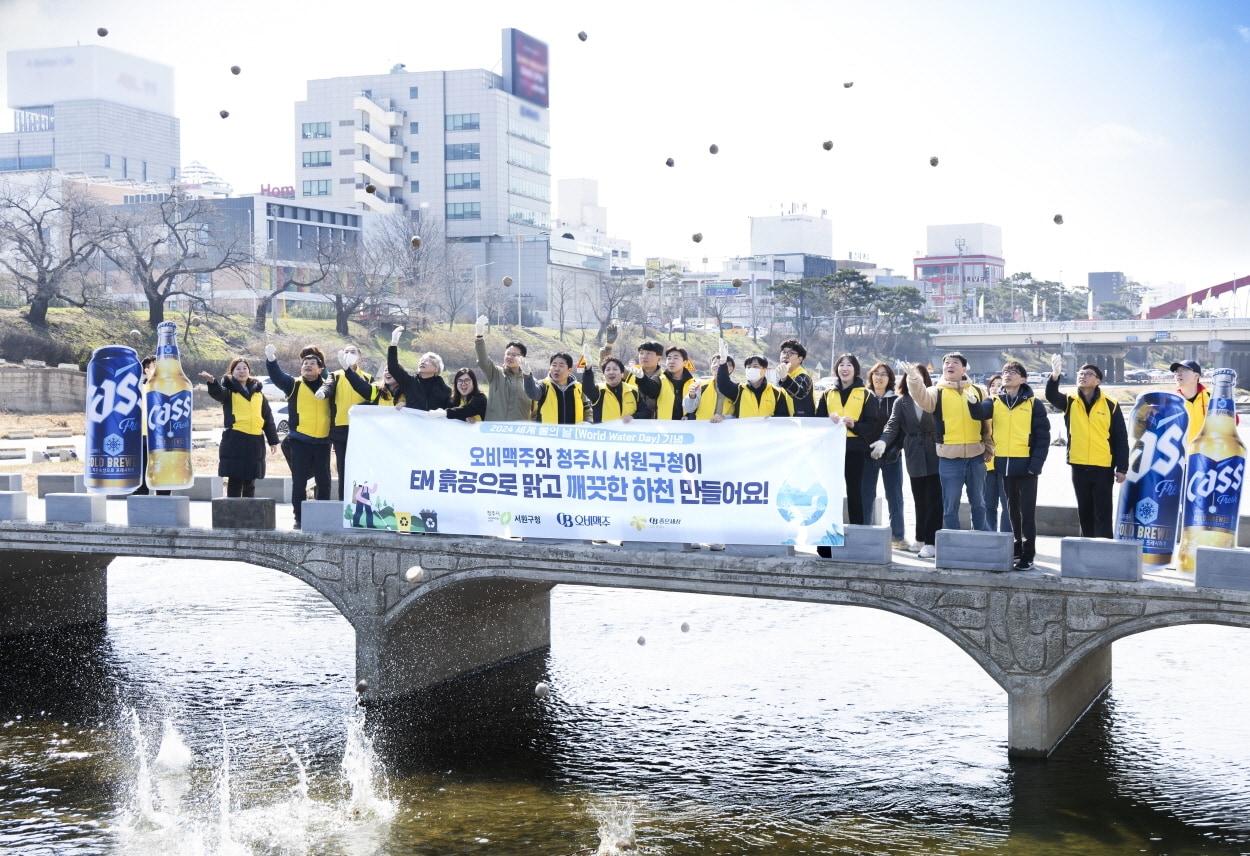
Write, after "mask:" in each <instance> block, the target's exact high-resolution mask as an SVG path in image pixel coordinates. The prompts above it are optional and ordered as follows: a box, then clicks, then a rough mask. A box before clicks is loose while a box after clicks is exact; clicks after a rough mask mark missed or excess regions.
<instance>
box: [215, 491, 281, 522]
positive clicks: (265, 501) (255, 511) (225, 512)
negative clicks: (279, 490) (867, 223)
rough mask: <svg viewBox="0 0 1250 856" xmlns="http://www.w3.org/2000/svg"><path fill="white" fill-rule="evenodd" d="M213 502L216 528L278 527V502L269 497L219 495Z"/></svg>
mask: <svg viewBox="0 0 1250 856" xmlns="http://www.w3.org/2000/svg"><path fill="white" fill-rule="evenodd" d="M212 503H213V528H214V529H276V528H277V525H278V511H277V503H276V501H275V500H273V499H270V498H268V497H219V498H217V499H214V500H212Z"/></svg>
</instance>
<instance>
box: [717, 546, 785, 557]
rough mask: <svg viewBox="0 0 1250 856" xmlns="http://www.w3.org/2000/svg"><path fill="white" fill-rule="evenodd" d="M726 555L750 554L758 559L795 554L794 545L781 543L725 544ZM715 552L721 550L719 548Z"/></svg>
mask: <svg viewBox="0 0 1250 856" xmlns="http://www.w3.org/2000/svg"><path fill="white" fill-rule="evenodd" d="M724 547H725V549H724V553H725V555H726V556H750V557H752V558H757V559H768V558H774V557H786V556H793V555H794V548H793V547H786V546H784V545H781V544H775V545H774V544H725V545H724ZM714 552H721V551H719V550H717V551H714Z"/></svg>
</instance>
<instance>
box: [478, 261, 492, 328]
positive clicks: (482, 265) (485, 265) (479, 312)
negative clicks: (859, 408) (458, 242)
mask: <svg viewBox="0 0 1250 856" xmlns="http://www.w3.org/2000/svg"><path fill="white" fill-rule="evenodd" d="M493 264H494V262H486V263H485V264H480V265H474V266H473V320H474V321H476V320H477V318H478V316H479V315H481V314H482V312H481V310H480V309H479V308H478V304H477V272H478V271H480V270H481V269H482V268H488V267H490V266H491V265H493Z"/></svg>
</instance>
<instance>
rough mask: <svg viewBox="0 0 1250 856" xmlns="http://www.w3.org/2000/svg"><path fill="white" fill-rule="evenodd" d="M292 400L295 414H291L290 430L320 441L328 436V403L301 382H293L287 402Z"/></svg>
mask: <svg viewBox="0 0 1250 856" xmlns="http://www.w3.org/2000/svg"><path fill="white" fill-rule="evenodd" d="M291 398H294V399H295V400H294V402H293V404H294V406H295V412H294V413H292V414H291V416H292V419H291V430H292V431H298V432H299V433H301V434H303V435H304V436H305V437H311V438H313V439H314V440H321V439H324V438H326V437H329V436H330V402H329V401H326V400H325V399H324V398H317V394H316V393H315V392H313V390H311V389H309V388H308V384H306V383H304V382H303V381H302V380H297V381H295V389H293V390H292V391H291V395H290V396H288V400H290V399H291Z"/></svg>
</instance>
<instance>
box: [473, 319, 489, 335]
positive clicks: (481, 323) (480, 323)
mask: <svg viewBox="0 0 1250 856" xmlns="http://www.w3.org/2000/svg"><path fill="white" fill-rule="evenodd" d="M489 321H490V319H489V318H487V317H486V316H485V315H479V316H477V323H476V325H475V326H476V330H477V335H479V336H484V335H486V325H487V323H489Z"/></svg>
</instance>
